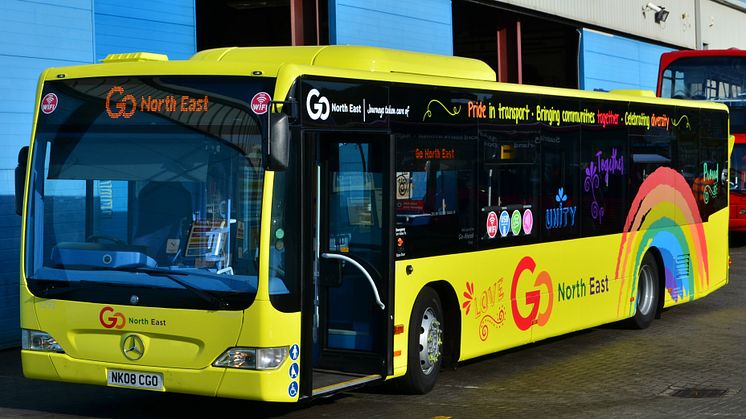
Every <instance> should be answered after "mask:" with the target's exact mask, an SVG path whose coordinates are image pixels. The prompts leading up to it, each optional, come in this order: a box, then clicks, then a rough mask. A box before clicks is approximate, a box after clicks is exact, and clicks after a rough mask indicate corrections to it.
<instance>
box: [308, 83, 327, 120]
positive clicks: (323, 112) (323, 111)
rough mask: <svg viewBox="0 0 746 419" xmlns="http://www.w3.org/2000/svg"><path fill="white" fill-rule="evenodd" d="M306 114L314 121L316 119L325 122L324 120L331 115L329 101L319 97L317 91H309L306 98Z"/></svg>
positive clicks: (324, 97)
mask: <svg viewBox="0 0 746 419" xmlns="http://www.w3.org/2000/svg"><path fill="white" fill-rule="evenodd" d="M306 112H308V116H309V117H310V118H311V119H313V120H314V121H316V120H318V119H321V120H322V121H326V118H329V113H331V105H330V104H329V99H327V98H326V96H321V93H320V92H319V91H318V90H316V89H311V91H309V92H308V96H306Z"/></svg>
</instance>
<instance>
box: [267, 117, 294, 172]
mask: <svg viewBox="0 0 746 419" xmlns="http://www.w3.org/2000/svg"><path fill="white" fill-rule="evenodd" d="M289 143H290V122H289V120H288V116H287V115H286V114H284V113H274V112H273V113H270V115H269V147H268V149H267V168H268V169H269V170H273V171H278V172H281V171H283V170H285V169H287V167H288V164H289V161H290V144H289Z"/></svg>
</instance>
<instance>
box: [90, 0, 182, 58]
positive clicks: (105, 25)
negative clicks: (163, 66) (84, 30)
mask: <svg viewBox="0 0 746 419" xmlns="http://www.w3.org/2000/svg"><path fill="white" fill-rule="evenodd" d="M194 13H195V9H194V0H150V1H148V0H136V1H128V2H122V1H121V0H95V14H96V16H95V18H96V59H97V60H100V59H102V58H104V57H106V56H107V55H108V54H111V53H117V52H135V51H147V52H156V53H159V54H167V55H168V57H169V59H172V60H173V59H181V60H183V59H186V58H189V57H190V56H191V55H192V54H194V53H195V52H196V50H197V40H196V32H195V15H194Z"/></svg>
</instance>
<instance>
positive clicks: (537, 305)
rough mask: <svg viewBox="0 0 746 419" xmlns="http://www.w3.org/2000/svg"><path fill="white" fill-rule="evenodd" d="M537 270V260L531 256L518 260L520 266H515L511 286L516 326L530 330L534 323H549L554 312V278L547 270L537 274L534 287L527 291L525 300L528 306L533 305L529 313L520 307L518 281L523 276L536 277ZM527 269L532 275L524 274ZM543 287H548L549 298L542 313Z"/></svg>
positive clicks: (541, 324) (511, 299) (542, 324)
mask: <svg viewBox="0 0 746 419" xmlns="http://www.w3.org/2000/svg"><path fill="white" fill-rule="evenodd" d="M535 270H536V262H534V260H533V259H532V258H531V257H529V256H526V257H524V258H523V259H521V261H520V262H518V266H516V268H515V273H513V284H512V286H511V287H510V301H511V308H512V311H513V320H515V324H516V326H518V328H519V329H521V330H528V329H529V328H530V327H531V326H533V325H538V326H544V325H545V324H547V321H549V316H550V315H551V314H552V300H553V298H554V293H553V288H552V278H551V277H550V276H549V274H548V273H547V272H546V271H541V272H539V273H538V274H537V275H535V279H534V282H533V287H534V289H533V290H531V291H527V292H526V298H525V300H523V301H525V304H526V305H527V306H529V307H531V311H530V312H529V313H528V315H526V316H524V315H523V314H521V311H520V310H519V309H518V301H519V298H516V294H517V292H518V282H519V281H521V280H522V278H526V277H528V278H530V277H534V275H533V274H534V271H535ZM525 271H528V272H529V273H530V274H531V275H530V276H529V275H524V272H525ZM541 288H546V293H547V296H548V300H547V305H546V308H545V309H544V311H542V312H541V313H540V312H539V310H540V309H541V302H542V301H541V291H542V290H541ZM524 311H525V310H524Z"/></svg>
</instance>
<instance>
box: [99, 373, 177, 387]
mask: <svg viewBox="0 0 746 419" xmlns="http://www.w3.org/2000/svg"><path fill="white" fill-rule="evenodd" d="M107 384H108V385H110V386H116V387H129V388H142V389H147V390H161V391H162V390H163V374H159V373H149V372H137V371H123V370H109V371H108V377H107Z"/></svg>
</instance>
